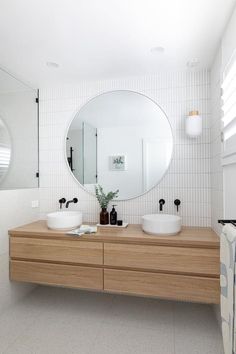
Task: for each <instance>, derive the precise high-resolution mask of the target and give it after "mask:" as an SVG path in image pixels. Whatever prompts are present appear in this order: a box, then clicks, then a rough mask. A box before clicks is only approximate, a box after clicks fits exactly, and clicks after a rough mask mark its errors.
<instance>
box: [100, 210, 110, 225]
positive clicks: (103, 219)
mask: <svg viewBox="0 0 236 354" xmlns="http://www.w3.org/2000/svg"><path fill="white" fill-rule="evenodd" d="M100 224H101V225H107V224H109V213H108V211H107V209H106V208H102V211H101V213H100Z"/></svg>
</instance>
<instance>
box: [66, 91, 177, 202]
mask: <svg viewBox="0 0 236 354" xmlns="http://www.w3.org/2000/svg"><path fill="white" fill-rule="evenodd" d="M172 149H173V137H172V131H171V127H170V124H169V121H168V119H167V117H166V115H165V113H164V112H163V110H162V109H161V108H160V107H159V106H158V105H157V104H156V103H155V102H153V101H152V100H151V99H149V98H147V97H146V96H144V95H141V94H139V93H136V92H132V91H125V90H122V91H112V92H107V93H104V94H102V95H100V96H97V97H95V98H94V99H92V100H91V101H89V102H88V103H87V104H86V105H85V106H83V107H82V109H81V110H80V111H79V112H78V113H77V114H76V116H75V118H74V119H73V121H72V123H71V125H70V127H69V130H68V134H67V139H66V155H67V162H68V165H69V168H70V170H71V172H72V173H73V175H74V177H75V178H76V179H77V181H78V182H79V183H80V184H81V185H83V186H84V188H85V189H87V190H89V191H91V192H94V186H95V185H96V184H100V185H102V186H103V188H104V190H105V191H112V190H116V189H119V198H118V199H129V198H133V197H136V196H139V195H141V194H143V193H145V192H147V191H148V190H150V189H151V188H153V187H154V186H155V185H156V184H157V183H158V182H159V181H160V180H161V178H162V177H163V175H164V174H165V172H166V171H167V169H168V166H169V163H170V160H171V155H172Z"/></svg>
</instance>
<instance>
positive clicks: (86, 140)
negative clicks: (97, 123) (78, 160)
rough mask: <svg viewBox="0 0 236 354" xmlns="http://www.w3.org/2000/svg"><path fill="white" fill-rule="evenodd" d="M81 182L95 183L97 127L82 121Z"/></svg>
mask: <svg viewBox="0 0 236 354" xmlns="http://www.w3.org/2000/svg"><path fill="white" fill-rule="evenodd" d="M83 157H84V159H83V162H84V168H83V174H84V176H83V177H84V178H83V184H84V185H87V184H95V183H97V129H96V128H94V127H93V126H92V125H90V124H88V123H83Z"/></svg>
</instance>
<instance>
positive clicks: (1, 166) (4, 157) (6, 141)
mask: <svg viewBox="0 0 236 354" xmlns="http://www.w3.org/2000/svg"><path fill="white" fill-rule="evenodd" d="M10 160H11V139H10V134H9V131H8V129H7V126H6V124H5V123H4V121H3V119H1V118H0V185H1V182H2V181H3V179H4V177H5V176H6V174H7V171H8V169H9V165H10Z"/></svg>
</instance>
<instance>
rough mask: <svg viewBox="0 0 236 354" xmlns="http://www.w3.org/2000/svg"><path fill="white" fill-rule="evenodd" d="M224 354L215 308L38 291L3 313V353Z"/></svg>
mask: <svg viewBox="0 0 236 354" xmlns="http://www.w3.org/2000/svg"><path fill="white" fill-rule="evenodd" d="M16 353H17V354H125V353H129V354H152V353H155V354H222V353H223V349H222V340H221V335H220V330H219V326H218V324H217V322H216V319H215V316H214V313H213V310H212V307H211V306H207V305H199V304H189V303H179V302H170V301H161V300H154V299H146V298H137V297H128V296H118V295H109V294H100V293H92V292H83V291H79V290H70V289H60V288H51V287H38V288H36V290H34V291H33V292H32V293H31V294H30V295H29V296H28V297H26V298H25V299H24V300H23V301H22V302H20V303H18V304H17V305H16V306H15V307H13V308H11V309H10V310H8V311H5V312H4V313H2V314H1V315H0V354H16Z"/></svg>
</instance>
